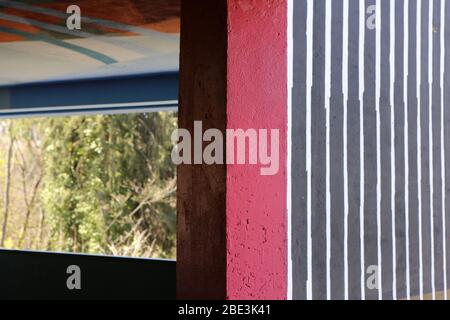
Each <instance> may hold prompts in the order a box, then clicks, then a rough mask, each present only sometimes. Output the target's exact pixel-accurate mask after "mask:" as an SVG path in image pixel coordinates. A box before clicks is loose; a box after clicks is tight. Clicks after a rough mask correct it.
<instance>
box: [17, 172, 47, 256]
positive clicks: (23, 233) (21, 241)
mask: <svg viewBox="0 0 450 320" xmlns="http://www.w3.org/2000/svg"><path fill="white" fill-rule="evenodd" d="M41 181H42V174H41V176H40V177H39V179H38V180H37V181H36V184H35V185H34V188H33V193H32V195H31V200H30V201H28V198H27V194H26V192H25V194H24V197H25V203H26V206H27V212H26V214H25V221H24V223H23V227H22V231H21V232H20V237H19V248H20V249H22V247H23V244H24V242H25V236H26V234H27V231H28V226H29V225H30V216H31V213H32V212H33V209H34V203H35V201H36V195H37V193H38V189H39V185H40V184H41Z"/></svg>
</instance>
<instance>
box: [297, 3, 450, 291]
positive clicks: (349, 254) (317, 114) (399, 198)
mask: <svg viewBox="0 0 450 320" xmlns="http://www.w3.org/2000/svg"><path fill="white" fill-rule="evenodd" d="M293 6H294V8H293V11H294V18H293V37H294V48H293V64H294V66H293V69H294V70H293V77H294V78H293V94H292V99H293V101H292V135H293V141H292V143H293V144H292V159H291V160H292V218H291V221H292V222H291V224H292V227H291V229H292V235H291V236H292V237H291V238H292V261H293V262H292V263H293V265H292V281H293V285H292V291H293V292H292V294H293V298H294V299H405V298H408V297H419V298H420V297H426V296H428V295H429V297H430V298H436V299H437V298H447V295H446V294H444V293H443V292H446V291H447V287H448V286H447V285H448V276H447V270H448V264H449V263H450V256H449V251H450V250H447V248H450V241H449V240H450V238H449V233H448V232H447V230H450V229H449V227H450V226H449V223H450V218H449V217H448V215H447V212H448V210H449V209H450V192H449V191H450V189H449V188H450V78H449V76H450V72H446V71H448V68H450V61H449V59H450V47H449V46H450V30H449V28H450V22H449V23H446V21H450V20H449V19H450V3H447V2H446V1H445V0H395V1H391V0H334V1H332V0H294V1H293ZM372 10H373V11H372ZM374 14H375V15H374ZM446 53H448V54H446ZM373 268H378V269H373ZM374 270H378V273H375V276H376V275H378V280H379V281H378V286H377V287H376V288H373V287H370V286H367V282H370V283H372V284H373V282H371V280H373V277H372V278H371V277H370V276H371V275H373V274H374ZM375 272H376V271H375Z"/></svg>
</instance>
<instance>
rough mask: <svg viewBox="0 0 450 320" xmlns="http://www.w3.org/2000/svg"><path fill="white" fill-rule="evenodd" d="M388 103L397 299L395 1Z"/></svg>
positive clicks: (392, 21) (394, 289) (393, 251)
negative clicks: (389, 106) (389, 105)
mask: <svg viewBox="0 0 450 320" xmlns="http://www.w3.org/2000/svg"><path fill="white" fill-rule="evenodd" d="M390 4H391V5H390V35H391V36H390V49H389V65H390V88H389V90H390V91H389V92H390V104H391V218H392V220H391V226H392V299H393V300H397V246H396V244H397V241H396V235H395V229H396V224H395V222H396V221H395V217H396V212H395V194H396V188H395V187H396V186H395V110H394V108H395V106H394V83H395V62H396V60H395V32H396V30H395V1H390Z"/></svg>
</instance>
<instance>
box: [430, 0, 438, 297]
mask: <svg viewBox="0 0 450 320" xmlns="http://www.w3.org/2000/svg"><path fill="white" fill-rule="evenodd" d="M433 6H434V0H429V8H428V10H429V11H428V87H429V93H428V96H429V104H428V117H429V120H428V121H429V123H430V124H429V127H428V147H429V161H430V166H429V174H430V235H431V246H430V249H431V291H432V297H433V300H436V278H435V257H434V176H433V175H434V163H433V161H434V160H433V49H434V42H433V28H434V26H433Z"/></svg>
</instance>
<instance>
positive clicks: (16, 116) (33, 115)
mask: <svg viewBox="0 0 450 320" xmlns="http://www.w3.org/2000/svg"><path fill="white" fill-rule="evenodd" d="M177 110H178V108H177V107H158V108H153V107H149V108H147V107H144V108H132V109H120V108H118V109H104V110H83V111H70V110H67V111H61V112H55V113H46V114H45V115H43V114H42V113H28V114H27V113H24V114H0V119H24V118H42V117H46V118H48V117H65V116H86V115H106V114H108V115H115V114H131V113H154V112H171V111H174V112H176V111H177Z"/></svg>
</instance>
